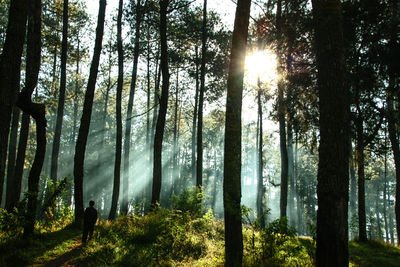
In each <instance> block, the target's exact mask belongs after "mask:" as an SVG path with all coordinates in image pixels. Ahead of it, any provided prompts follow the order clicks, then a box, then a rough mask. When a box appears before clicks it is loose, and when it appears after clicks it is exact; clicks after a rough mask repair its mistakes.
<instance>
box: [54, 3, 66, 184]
mask: <svg viewBox="0 0 400 267" xmlns="http://www.w3.org/2000/svg"><path fill="white" fill-rule="evenodd" d="M67 50H68V0H64V6H63V29H62V45H61V79H60V92H59V98H58V106H57V120H56V127H55V130H54V140H53V150H52V154H51V169H50V178H51V179H52V180H53V183H54V184H55V182H56V181H57V175H58V155H59V152H60V140H61V129H62V123H63V117H64V105H65V90H66V86H67Z"/></svg>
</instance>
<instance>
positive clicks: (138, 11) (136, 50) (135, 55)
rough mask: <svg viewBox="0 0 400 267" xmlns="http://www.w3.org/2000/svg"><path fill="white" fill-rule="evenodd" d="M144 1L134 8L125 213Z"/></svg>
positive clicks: (123, 198)
mask: <svg viewBox="0 0 400 267" xmlns="http://www.w3.org/2000/svg"><path fill="white" fill-rule="evenodd" d="M141 1H142V0H137V1H136V5H134V6H132V9H134V11H133V10H132V11H133V12H134V13H135V15H136V16H135V38H134V48H133V67H132V80H131V86H130V91H129V99H128V107H127V112H126V124H125V142H124V172H123V177H124V181H123V189H122V203H121V210H122V212H123V213H125V214H126V213H127V212H128V201H129V199H128V192H129V191H128V188H129V178H130V167H131V163H130V149H131V130H132V129H131V127H132V120H133V118H132V109H133V102H134V98H135V90H136V80H137V72H138V63H139V52H140V28H141V24H142V20H143V11H144V10H143V6H142V5H141Z"/></svg>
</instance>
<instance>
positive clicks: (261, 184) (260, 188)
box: [257, 78, 265, 229]
mask: <svg viewBox="0 0 400 267" xmlns="http://www.w3.org/2000/svg"><path fill="white" fill-rule="evenodd" d="M258 81H260V78H258ZM259 85H260V83H259ZM261 93H262V91H261V88H260V86H259V87H258V92H257V103H258V121H259V130H258V136H257V138H258V142H257V143H258V147H257V150H258V153H257V217H258V219H259V220H260V226H261V228H262V229H264V228H265V218H264V207H263V203H262V200H263V193H264V179H263V166H264V163H263V110H262V102H261Z"/></svg>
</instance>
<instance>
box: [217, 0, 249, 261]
mask: <svg viewBox="0 0 400 267" xmlns="http://www.w3.org/2000/svg"><path fill="white" fill-rule="evenodd" d="M250 5H251V1H250V0H238V2H237V7H236V14H235V23H234V30H233V36H232V48H231V55H230V63H229V74H228V92H227V103H226V120H225V146H224V182H223V185H224V187H223V194H224V212H225V213H224V218H225V265H226V266H242V259H243V234H242V213H241V207H240V199H241V191H242V190H241V153H242V145H241V135H242V127H241V115H242V95H243V77H244V59H245V56H246V43H247V36H248V26H249V16H250Z"/></svg>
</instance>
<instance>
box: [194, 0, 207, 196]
mask: <svg viewBox="0 0 400 267" xmlns="http://www.w3.org/2000/svg"><path fill="white" fill-rule="evenodd" d="M206 59H207V0H204V2H203V28H202V37H201V67H200V96H199V114H198V116H199V119H198V126H197V164H196V187H198V188H199V189H201V187H202V186H203V105H204V91H205V78H206Z"/></svg>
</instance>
